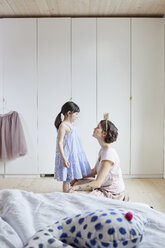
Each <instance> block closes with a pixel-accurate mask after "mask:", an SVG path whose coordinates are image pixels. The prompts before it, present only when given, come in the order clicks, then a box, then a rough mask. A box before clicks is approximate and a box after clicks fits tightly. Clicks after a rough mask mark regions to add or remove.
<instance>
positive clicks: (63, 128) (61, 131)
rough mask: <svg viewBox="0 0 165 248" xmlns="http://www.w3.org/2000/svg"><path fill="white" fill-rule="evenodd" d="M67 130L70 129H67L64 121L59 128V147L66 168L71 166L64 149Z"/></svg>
mask: <svg viewBox="0 0 165 248" xmlns="http://www.w3.org/2000/svg"><path fill="white" fill-rule="evenodd" d="M67 131H68V130H67V129H66V126H65V125H63V123H62V124H61V125H60V127H59V130H58V149H59V152H60V155H61V157H62V160H63V165H64V166H65V167H66V168H69V162H68V160H67V159H66V157H65V154H64V149H63V141H64V136H65V135H66V134H67Z"/></svg>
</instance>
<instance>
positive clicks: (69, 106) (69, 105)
mask: <svg viewBox="0 0 165 248" xmlns="http://www.w3.org/2000/svg"><path fill="white" fill-rule="evenodd" d="M68 111H70V112H71V113H72V114H73V113H75V112H80V108H79V106H78V105H77V104H76V103H74V102H71V101H69V102H66V103H65V104H64V105H63V106H62V108H61V112H60V113H59V114H58V115H57V117H56V119H55V122H54V125H55V127H56V128H57V130H58V128H59V126H60V124H61V122H62V119H61V114H63V115H64V116H65V115H66V114H67V113H68Z"/></svg>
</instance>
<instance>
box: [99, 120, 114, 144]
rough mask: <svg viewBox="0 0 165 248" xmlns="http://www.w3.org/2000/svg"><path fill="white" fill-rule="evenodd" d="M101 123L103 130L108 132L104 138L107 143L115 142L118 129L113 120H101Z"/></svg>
mask: <svg viewBox="0 0 165 248" xmlns="http://www.w3.org/2000/svg"><path fill="white" fill-rule="evenodd" d="M100 125H101V127H102V129H103V131H104V132H106V133H107V135H106V136H105V138H104V141H105V143H113V142H114V141H116V140H117V136H118V129H117V127H115V125H114V124H113V123H112V122H111V121H109V120H102V121H100Z"/></svg>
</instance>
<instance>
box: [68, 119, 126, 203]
mask: <svg viewBox="0 0 165 248" xmlns="http://www.w3.org/2000/svg"><path fill="white" fill-rule="evenodd" d="M93 136H94V137H95V138H96V139H97V140H98V142H99V144H100V146H101V149H100V151H99V155H98V160H97V163H96V165H95V167H94V168H93V169H92V173H91V174H90V175H87V176H86V177H84V178H87V177H93V176H95V175H97V177H96V179H93V180H91V179H81V180H76V181H74V182H72V185H73V186H72V188H71V189H70V193H76V192H77V191H81V192H82V193H90V194H92V195H95V196H104V197H107V198H112V199H118V200H123V201H128V200H129V197H128V195H127V194H126V192H125V185H124V181H123V177H122V172H121V168H120V160H119V156H118V154H117V152H116V150H115V149H114V148H112V146H111V144H112V143H113V142H115V141H116V139H117V136H118V129H117V128H116V127H115V125H114V124H113V123H112V122H111V121H109V120H102V121H100V123H99V124H98V126H97V127H96V128H95V129H94V132H93Z"/></svg>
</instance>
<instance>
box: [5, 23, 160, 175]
mask: <svg viewBox="0 0 165 248" xmlns="http://www.w3.org/2000/svg"><path fill="white" fill-rule="evenodd" d="M0 34H1V35H0V99H1V101H0V114H2V113H5V112H8V111H10V110H16V111H18V113H19V114H20V117H21V121H22V125H23V129H24V132H25V137H26V141H27V146H28V153H27V155H26V156H24V157H20V158H18V159H16V160H14V161H10V162H7V163H5V164H4V163H2V162H0V174H1V175H2V176H3V175H5V176H14V175H25V176H39V175H40V174H53V173H54V159H55V150H56V149H55V148H56V134H57V132H56V129H55V127H54V120H55V117H56V115H57V114H58V113H59V112H60V108H61V106H62V105H63V104H64V103H65V102H66V101H68V100H70V98H71V97H72V99H73V101H74V102H76V103H77V104H78V105H79V107H80V114H79V119H78V120H77V121H76V123H75V125H76V126H77V127H78V129H79V131H80V135H81V137H82V141H83V145H84V149H85V151H86V154H87V157H88V159H89V162H90V164H91V167H93V166H94V164H95V162H96V159H97V152H98V145H97V141H96V140H95V139H94V138H93V137H92V133H93V128H94V127H95V126H96V125H97V123H98V121H100V120H101V119H102V118H103V114H104V113H105V112H109V114H110V120H111V121H112V122H114V123H115V124H116V126H117V127H118V129H119V137H118V141H117V142H116V143H114V146H115V147H116V149H117V151H118V153H119V156H120V160H121V168H122V171H123V174H125V175H127V176H131V177H136V176H138V177H162V176H163V149H164V148H163V147H164V143H163V134H164V129H163V128H164V127H163V123H164V113H163V108H164V107H163V105H164V103H163V101H164V100H163V97H164V95H163V94H164V19H163V18H39V19H35V18H34V19H29V18H28V19H26V18H24V19H1V20H0ZM3 98H4V101H3Z"/></svg>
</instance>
